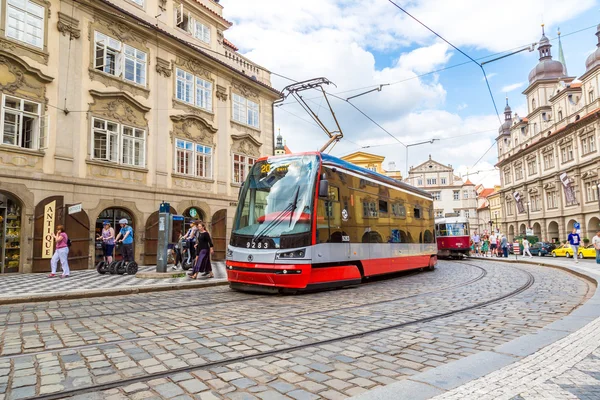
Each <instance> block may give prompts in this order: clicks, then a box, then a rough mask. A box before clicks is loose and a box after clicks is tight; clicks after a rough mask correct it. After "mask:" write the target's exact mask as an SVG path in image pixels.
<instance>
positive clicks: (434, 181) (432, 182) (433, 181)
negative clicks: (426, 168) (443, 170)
mask: <svg viewBox="0 0 600 400" xmlns="http://www.w3.org/2000/svg"><path fill="white" fill-rule="evenodd" d="M427 184H428V185H437V178H427Z"/></svg>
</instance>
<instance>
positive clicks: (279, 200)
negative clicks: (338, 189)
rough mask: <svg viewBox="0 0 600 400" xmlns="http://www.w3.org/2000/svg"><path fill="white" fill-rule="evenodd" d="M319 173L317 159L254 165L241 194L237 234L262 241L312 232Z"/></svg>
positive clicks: (299, 159) (268, 162)
mask: <svg viewBox="0 0 600 400" xmlns="http://www.w3.org/2000/svg"><path fill="white" fill-rule="evenodd" d="M318 169H319V161H318V159H317V157H316V156H315V155H306V156H291V157H286V158H272V159H268V160H264V161H259V162H257V163H256V164H254V166H253V167H252V170H251V171H250V173H249V175H248V177H247V179H246V182H245V183H244V186H243V188H242V191H241V194H240V200H239V205H238V210H237V213H236V219H235V222H234V228H233V234H234V235H243V236H246V237H249V236H251V237H253V238H254V239H258V240H260V239H262V238H278V237H280V236H281V235H290V234H298V233H305V232H309V231H310V227H311V224H310V222H311V215H312V207H313V200H314V197H315V180H316V179H315V178H316V175H317V171H318ZM276 244H277V242H276ZM277 247H278V246H277Z"/></svg>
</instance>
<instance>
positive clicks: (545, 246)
mask: <svg viewBox="0 0 600 400" xmlns="http://www.w3.org/2000/svg"><path fill="white" fill-rule="evenodd" d="M555 248H556V246H555V245H554V244H552V243H547V242H537V243H535V244H534V245H533V246H531V247H530V248H529V251H530V252H531V255H532V256H539V257H543V256H547V255H548V254H550V253H552V250H554V249H555Z"/></svg>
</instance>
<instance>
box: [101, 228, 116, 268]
mask: <svg viewBox="0 0 600 400" xmlns="http://www.w3.org/2000/svg"><path fill="white" fill-rule="evenodd" d="M102 226H103V228H102V233H101V234H100V236H98V239H99V240H102V249H103V250H104V260H105V261H106V264H107V265H108V264H110V263H111V262H112V260H113V252H114V250H115V230H114V229H113V228H112V227H111V226H110V222H108V221H104V222H103V223H102Z"/></svg>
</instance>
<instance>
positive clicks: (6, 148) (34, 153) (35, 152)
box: [0, 144, 46, 157]
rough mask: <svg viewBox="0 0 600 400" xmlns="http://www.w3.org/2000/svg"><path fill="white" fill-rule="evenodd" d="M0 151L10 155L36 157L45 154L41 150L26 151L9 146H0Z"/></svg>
mask: <svg viewBox="0 0 600 400" xmlns="http://www.w3.org/2000/svg"><path fill="white" fill-rule="evenodd" d="M0 150H1V151H10V152H11V153H19V154H27V155H29V156H37V157H44V155H45V154H46V153H45V152H44V151H43V150H33V149H26V148H23V147H18V146H11V145H9V144H0Z"/></svg>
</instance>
